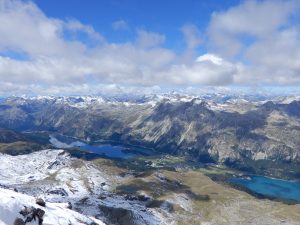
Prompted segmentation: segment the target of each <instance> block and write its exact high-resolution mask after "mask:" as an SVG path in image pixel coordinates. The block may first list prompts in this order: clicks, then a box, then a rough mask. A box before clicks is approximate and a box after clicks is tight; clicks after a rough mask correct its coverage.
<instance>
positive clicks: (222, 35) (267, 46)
mask: <svg viewBox="0 0 300 225" xmlns="http://www.w3.org/2000/svg"><path fill="white" fill-rule="evenodd" d="M299 9H300V1H299V0H288V1H283V0H275V1H274V0H273V1H271V0H266V1H245V2H243V3H242V4H241V5H238V6H236V7H233V8H231V9H229V10H227V11H225V12H221V13H214V14H213V16H212V19H211V22H210V25H209V27H208V37H209V41H210V47H211V49H212V50H213V51H214V52H217V53H218V54H220V55H222V56H223V57H229V58H231V59H235V58H238V59H239V60H240V61H242V62H245V70H244V71H243V74H239V76H237V77H236V80H235V82H236V83H243V84H262V83H265V84H275V85H276V84H277V85H288V84H300V63H299V57H300V31H299V28H298V25H299V24H297V23H296V24H295V23H293V22H292V20H293V16H295V14H296V13H299Z"/></svg>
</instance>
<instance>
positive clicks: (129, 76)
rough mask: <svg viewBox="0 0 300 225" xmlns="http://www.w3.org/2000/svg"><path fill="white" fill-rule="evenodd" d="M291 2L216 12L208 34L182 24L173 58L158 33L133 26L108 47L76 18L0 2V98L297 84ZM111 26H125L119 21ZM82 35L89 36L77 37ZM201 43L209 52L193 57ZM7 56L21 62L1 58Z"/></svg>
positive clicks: (254, 4) (19, 3)
mask: <svg viewBox="0 0 300 225" xmlns="http://www.w3.org/2000/svg"><path fill="white" fill-rule="evenodd" d="M296 3H299V1H297V0H291V1H283V0H282V1H280V0H275V1H270V0H269V1H268V0H267V1H245V2H242V3H241V4H240V5H238V6H235V7H233V8H230V9H228V10H227V11H224V12H218V13H217V12H216V13H214V14H213V15H212V18H211V21H210V23H209V26H208V28H207V30H206V31H202V32H200V31H199V29H198V28H197V27H196V26H195V25H192V24H188V25H185V26H183V27H182V28H181V32H182V34H183V37H184V40H185V41H186V49H185V51H184V52H183V53H182V54H178V53H175V52H174V51H172V50H170V49H167V48H165V47H163V46H164V45H163V44H164V42H165V41H167V40H166V39H167V37H166V36H165V35H164V34H160V33H156V32H152V31H148V30H145V29H137V30H136V38H135V39H133V40H132V41H131V42H126V43H118V44H116V43H111V42H110V41H109V40H106V39H105V38H104V37H103V36H102V35H101V34H100V33H98V32H97V31H96V30H95V29H94V28H93V27H92V26H90V25H87V24H83V23H81V22H80V21H78V20H75V19H72V20H61V19H55V18H49V17H47V16H46V15H45V14H44V13H43V12H42V11H41V10H40V9H39V8H38V7H37V6H36V5H35V4H34V3H32V2H30V1H19V0H13V1H12V0H0V21H1V24H0V37H1V38H0V80H1V87H0V95H4V94H5V93H6V95H7V93H10V94H22V93H25V94H26V93H32V94H34V93H36V94H39V93H43V94H51V93H52V94H67V93H78V94H79V93H86V94H87V93H97V91H98V90H101V89H102V90H109V88H112V89H111V90H121V88H119V87H133V86H137V87H140V88H141V87H142V89H144V90H146V89H147V88H148V89H149V88H150V89H151V87H156V89H157V88H158V86H180V87H183V86H195V85H216V86H224V85H228V84H243V85H249V84H257V83H268V84H286V85H288V84H294V83H297V84H300V76H299V74H300V73H299V72H300V64H299V60H298V59H299V58H300V48H299V46H300V41H299V40H300V38H299V34H300V31H299V28H298V27H297V26H296V24H295V23H291V22H290V19H291V17H292V16H293V15H295V12H296V11H297V10H298V5H299V4H296ZM112 26H113V29H115V30H125V29H127V28H126V27H128V25H127V23H126V22H125V21H122V20H120V21H116V22H114V23H113V25H112ZM82 34H83V35H85V36H86V37H87V38H85V39H84V40H83V39H81V38H80V37H82ZM204 37H205V38H204ZM204 39H205V40H204ZM86 40H88V42H86ZM90 43H93V45H92V46H91V44H90ZM200 45H203V46H205V47H207V48H208V49H209V50H210V53H209V52H208V53H206V54H204V55H202V56H197V49H198V48H199V46H200ZM10 51H12V52H16V53H19V54H24V55H25V56H26V57H25V58H23V59H18V58H16V57H12V56H10V55H8V54H6V53H7V52H10ZM133 89H134V88H133ZM133 89H132V90H133ZM134 90H135V89H134ZM151 90H152V89H151Z"/></svg>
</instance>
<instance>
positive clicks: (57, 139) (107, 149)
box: [49, 135, 153, 159]
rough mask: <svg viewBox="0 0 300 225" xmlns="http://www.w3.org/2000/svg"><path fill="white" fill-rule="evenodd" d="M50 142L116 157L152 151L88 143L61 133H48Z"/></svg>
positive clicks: (58, 146)
mask: <svg viewBox="0 0 300 225" xmlns="http://www.w3.org/2000/svg"><path fill="white" fill-rule="evenodd" d="M49 141H50V143H51V144H52V145H54V146H55V147H57V148H62V149H68V148H74V147H77V148H79V149H81V150H82V151H87V152H91V153H95V154H97V155H99V156H103V157H108V158H116V159H132V158H135V157H137V156H141V155H152V154H153V151H151V150H150V149H143V148H136V147H126V146H122V145H111V144H94V145H89V144H87V143H84V142H80V141H78V140H76V139H74V138H70V137H65V136H62V135H56V136H53V135H50V140H49Z"/></svg>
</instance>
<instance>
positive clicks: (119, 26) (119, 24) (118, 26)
mask: <svg viewBox="0 0 300 225" xmlns="http://www.w3.org/2000/svg"><path fill="white" fill-rule="evenodd" d="M111 26H112V28H113V29H114V30H116V31H120V30H123V31H124V30H129V25H128V23H127V22H126V21H125V20H117V21H115V22H113V23H112V25H111Z"/></svg>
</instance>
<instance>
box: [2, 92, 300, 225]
mask: <svg viewBox="0 0 300 225" xmlns="http://www.w3.org/2000/svg"><path fill="white" fill-rule="evenodd" d="M0 152H1V154H0V168H1V169H0V187H1V188H0V196H1V199H3V200H1V201H0V218H1V219H0V224H16V221H17V219H19V220H20V221H21V220H22V221H23V219H24V220H25V219H26V218H29V219H30V215H31V214H32V215H39V214H38V212H39V211H40V210H42V211H43V213H44V216H43V220H44V221H43V224H66V225H68V224H89V225H92V224H113V225H123V224H124V225H141V224H147V225H152V224H153V225H154V224H174V225H175V224H178V225H180V224H201V225H223V224H224V225H227V224H231V225H238V224H247V225H248V224H249V225H250V224H252V225H254V224H255V225H259V224H261V225H264V224H274V225H275V224H290V225H299V221H300V213H299V212H300V204H299V203H300V193H299V190H300V97H299V96H287V97H270V96H258V95H225V94H217V93H216V94H211V95H208V94H203V95H198V96H191V95H183V94H177V93H170V94H161V95H158V94H157V95H126V96H121V95H118V96H70V97H53V96H38V97H8V98H3V99H1V100H0ZM270 184H271V185H270ZM268 185H269V186H268ZM266 187H267V188H266ZM269 187H272V188H274V189H272V188H271V189H270V188H269ZM268 188H269V189H268ZM263 189H264V190H266V189H268V191H267V192H266V191H264V190H263ZM41 201H42V204H41ZM25 206H26V207H25ZM23 207H25V209H23ZM29 209H30V210H31V211H30V210H29ZM20 210H21V212H22V215H23V214H24V215H23V217H22V215H21V214H20V213H19V212H20ZM24 210H25V211H26V210H27V211H30V212H27V211H26V212H25V211H24ZM26 213H27V214H26ZM30 213H31V214H30ZM34 213H35V214H34ZM4 215H7V216H4ZM8 215H9V216H8ZM28 215H29V216H28ZM32 215H31V216H32ZM2 218H5V220H3V221H1V220H2ZM32 218H33V216H32ZM34 218H35V216H34ZM27 221H29V220H27ZM1 222H2V223H1ZM38 222H39V221H38V219H36V220H35V219H34V220H31V221H29V222H27V223H26V224H38ZM20 224H21V223H20ZM24 224H25V223H24Z"/></svg>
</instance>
